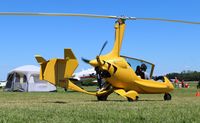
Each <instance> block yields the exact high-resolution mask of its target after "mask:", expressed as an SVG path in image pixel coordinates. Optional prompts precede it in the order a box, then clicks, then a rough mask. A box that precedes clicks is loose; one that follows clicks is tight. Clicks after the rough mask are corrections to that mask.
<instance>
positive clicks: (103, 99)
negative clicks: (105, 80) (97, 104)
mask: <svg viewBox="0 0 200 123" xmlns="http://www.w3.org/2000/svg"><path fill="white" fill-rule="evenodd" d="M107 98H108V95H101V96H97V99H98V101H106V100H107Z"/></svg>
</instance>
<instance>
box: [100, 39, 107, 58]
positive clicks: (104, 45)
mask: <svg viewBox="0 0 200 123" xmlns="http://www.w3.org/2000/svg"><path fill="white" fill-rule="evenodd" d="M107 43H108V41H106V42H105V43H104V44H103V46H102V48H101V51H100V53H99V56H100V55H101V53H102V51H103V50H104V48H105V47H106V45H107Z"/></svg>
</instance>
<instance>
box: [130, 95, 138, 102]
mask: <svg viewBox="0 0 200 123" xmlns="http://www.w3.org/2000/svg"><path fill="white" fill-rule="evenodd" d="M138 98H139V97H138V96H136V99H135V100H133V99H131V98H129V97H127V100H128V101H129V102H134V101H138Z"/></svg>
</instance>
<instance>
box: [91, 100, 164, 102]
mask: <svg viewBox="0 0 200 123" xmlns="http://www.w3.org/2000/svg"><path fill="white" fill-rule="evenodd" d="M87 102H131V101H128V100H107V101H98V100H87ZM132 102H164V100H137V101H132Z"/></svg>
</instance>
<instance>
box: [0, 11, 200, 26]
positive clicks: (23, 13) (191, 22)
mask: <svg viewBox="0 0 200 123" xmlns="http://www.w3.org/2000/svg"><path fill="white" fill-rule="evenodd" d="M0 15H4V16H9V15H16V16H75V17H90V18H91V17H93V18H109V19H125V20H152V21H165V22H177V23H185V24H200V22H193V21H185V20H174V19H165V18H140V17H139V18H136V17H126V16H107V15H95V14H73V13H34V12H0Z"/></svg>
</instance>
